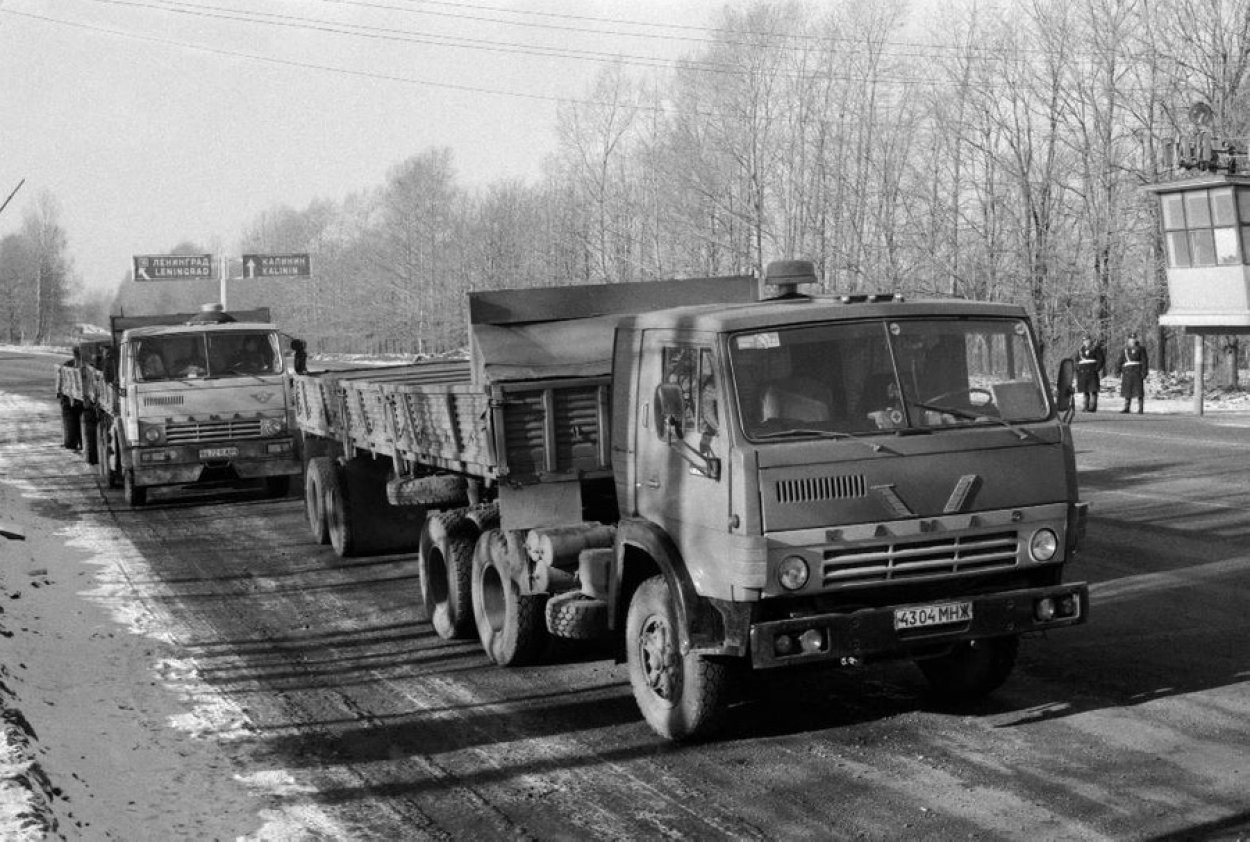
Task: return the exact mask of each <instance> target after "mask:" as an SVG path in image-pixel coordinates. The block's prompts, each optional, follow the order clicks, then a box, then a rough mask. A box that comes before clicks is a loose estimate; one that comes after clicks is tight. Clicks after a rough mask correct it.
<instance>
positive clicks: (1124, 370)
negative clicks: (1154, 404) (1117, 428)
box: [1116, 333, 1150, 414]
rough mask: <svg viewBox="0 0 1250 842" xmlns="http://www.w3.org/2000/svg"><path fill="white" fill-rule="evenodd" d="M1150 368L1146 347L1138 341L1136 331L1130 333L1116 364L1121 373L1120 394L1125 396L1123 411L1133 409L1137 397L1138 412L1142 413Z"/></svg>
mask: <svg viewBox="0 0 1250 842" xmlns="http://www.w3.org/2000/svg"><path fill="white" fill-rule="evenodd" d="M1149 369H1150V364H1149V362H1148V361H1147V359H1146V349H1145V347H1143V346H1142V345H1141V344H1140V343H1139V342H1138V341H1137V334H1136V333H1130V334H1129V335H1128V342H1126V343H1125V345H1124V350H1123V351H1122V352H1121V353H1120V360H1119V362H1118V363H1117V364H1116V371H1117V372H1118V373H1119V375H1120V395H1121V397H1123V398H1124V409H1121V410H1120V412H1121V413H1125V412H1128V411H1129V410H1130V409H1131V407H1132V403H1133V398H1137V412H1138V413H1139V414H1140V413H1141V411H1142V402H1143V401H1144V400H1145V397H1146V373H1147V372H1148V371H1149Z"/></svg>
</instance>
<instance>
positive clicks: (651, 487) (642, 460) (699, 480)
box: [635, 331, 729, 558]
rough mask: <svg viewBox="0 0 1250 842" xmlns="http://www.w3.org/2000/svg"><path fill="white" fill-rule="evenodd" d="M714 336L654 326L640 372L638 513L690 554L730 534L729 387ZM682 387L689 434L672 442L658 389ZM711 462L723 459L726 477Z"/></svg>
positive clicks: (715, 546) (711, 548)
mask: <svg viewBox="0 0 1250 842" xmlns="http://www.w3.org/2000/svg"><path fill="white" fill-rule="evenodd" d="M716 362H717V359H716V354H715V351H714V346H713V344H712V341H711V338H710V337H709V338H708V339H707V340H706V341H691V340H689V339H685V338H679V337H678V335H677V334H676V333H675V332H673V331H646V332H645V334H644V336H643V353H642V367H641V370H640V371H639V375H638V377H639V381H638V387H639V392H638V394H639V401H638V411H639V412H641V413H643V415H642V416H641V417H640V418H639V419H638V423H637V425H636V426H635V429H636V430H637V431H638V441H637V443H636V445H637V446H636V450H635V452H636V453H637V459H638V465H637V482H638V497H637V500H638V514H639V515H641V516H642V517H645V518H647V519H648V520H650V521H652V522H653V523H656V524H658V525H660V526H662V527H663V528H664V529H665V530H666V531H667V532H668V534H669V536H670V537H671V538H672V539H673V541H674V542H675V543H676V544H677V546H678V548H679V549H680V550H681V552H682V554H683V556H685V557H687V558H689V557H690V554H691V553H696V552H697V553H699V554H701V555H703V554H708V553H717V552H718V551H719V550H720V549H721V546H720V545H722V544H724V543H725V542H726V541H727V538H728V532H729V527H728V523H729V488H728V486H729V482H728V479H727V476H728V475H727V473H726V472H725V471H724V470H723V466H724V464H725V463H724V460H725V459H726V457H727V455H728V441H729V436H728V430H727V429H726V425H725V424H724V418H725V412H724V409H723V407H724V406H725V403H724V400H723V398H722V395H723V389H724V384H723V383H722V382H721V379H722V378H721V377H720V376H719V372H718V369H717V365H716ZM661 383H669V384H673V385H676V386H677V387H678V388H679V389H680V390H681V395H682V412H683V418H682V424H681V426H682V435H681V437H680V439H678V438H677V437H674V440H673V441H672V442H671V443H670V442H669V441H668V437H667V435H666V431H665V430H664V429H663V425H662V424H661V423H660V422H659V419H658V413H657V411H656V387H657V386H659V385H660V384H661ZM709 459H720V460H722V470H721V472H720V475H719V476H716V475H715V471H711V470H707V468H708V466H709V464H710V463H709V461H708V460H709Z"/></svg>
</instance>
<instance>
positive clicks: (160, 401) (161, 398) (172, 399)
mask: <svg viewBox="0 0 1250 842" xmlns="http://www.w3.org/2000/svg"><path fill="white" fill-rule="evenodd" d="M184 397H185V396H184V395H144V396H143V405H144V406H182V403H183V398H184Z"/></svg>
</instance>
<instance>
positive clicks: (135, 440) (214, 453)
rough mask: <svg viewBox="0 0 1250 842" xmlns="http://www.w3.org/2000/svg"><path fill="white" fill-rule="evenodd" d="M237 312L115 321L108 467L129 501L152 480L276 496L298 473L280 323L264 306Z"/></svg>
mask: <svg viewBox="0 0 1250 842" xmlns="http://www.w3.org/2000/svg"><path fill="white" fill-rule="evenodd" d="M238 315H239V316H240V318H238V319H236V318H234V317H227V318H225V319H203V318H196V317H191V318H180V319H178V321H177V323H174V324H169V323H165V322H167V321H169V319H167V318H162V319H160V320H158V322H157V323H152V321H151V317H148V318H145V319H144V320H145V321H147V322H148V323H142V324H135V325H133V326H127V325H126V323H125V322H122V323H121V324H118V323H117V320H115V330H117V329H118V328H119V327H120V328H121V329H120V331H119V332H118V341H117V354H116V369H115V372H113V373H112V379H113V380H114V385H113V389H114V390H115V398H114V406H115V417H114V418H113V419H111V421H112V424H111V427H110V444H109V448H110V449H109V456H110V459H111V461H112V464H111V466H110V469H111V470H114V471H116V472H117V473H119V474H120V475H121V478H122V482H123V484H124V485H125V488H126V496H127V498H128V500H130V502H131V503H132V504H135V505H141V504H142V503H143V502H145V492H146V489H147V488H151V487H154V486H168V485H186V484H191V483H199V482H213V481H219V482H233V481H238V480H252V479H256V480H261V481H263V482H264V483H265V485H266V487H267V488H268V490H269V491H270V493H272V494H274V495H282V494H285V493H286V491H287V488H288V486H289V482H290V477H291V476H293V475H296V474H299V473H300V471H301V470H302V466H301V463H300V461H299V458H298V454H297V453H296V446H295V439H294V431H293V419H292V416H291V408H290V407H291V401H290V386H289V383H288V372H287V370H286V365H285V362H284V360H283V356H282V349H281V346H280V344H279V332H278V329H277V327H276V326H275V325H274V324H272V323H271V322H269V321H268V313H267V312H265V311H261V312H257V313H247V314H238ZM257 317H261V318H263V320H261V318H257Z"/></svg>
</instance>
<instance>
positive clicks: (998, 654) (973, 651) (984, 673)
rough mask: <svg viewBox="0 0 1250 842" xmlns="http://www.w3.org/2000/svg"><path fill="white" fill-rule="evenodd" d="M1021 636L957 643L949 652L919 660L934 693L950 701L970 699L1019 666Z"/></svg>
mask: <svg viewBox="0 0 1250 842" xmlns="http://www.w3.org/2000/svg"><path fill="white" fill-rule="evenodd" d="M1019 649H1020V639H1019V638H1017V637H992V638H989V639H986V640H971V641H967V642H964V643H957V644H955V647H954V648H953V649H952V650H951V651H950V652H948V653H947V654H945V655H941V656H939V657H937V658H927V659H924V660H921V661H917V665H918V666H919V667H920V671H921V672H923V673H924V676H925V678H926V679H928V681H929V686H930V688H931V689H932V690H933V695H934V696H936V697H937V698H938V699H939V700H940V701H943V702H948V703H957V702H967V701H972V700H974V699H979V698H981V697H982V696H986V695H989V694H990V693H992V692H994V691H995V690H997V689H998V688H999V687H1001V686H1002V684H1003V682H1004V681H1006V680H1007V677H1008V676H1009V675H1011V671H1012V670H1013V669H1015V666H1016V654H1017V652H1019Z"/></svg>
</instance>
